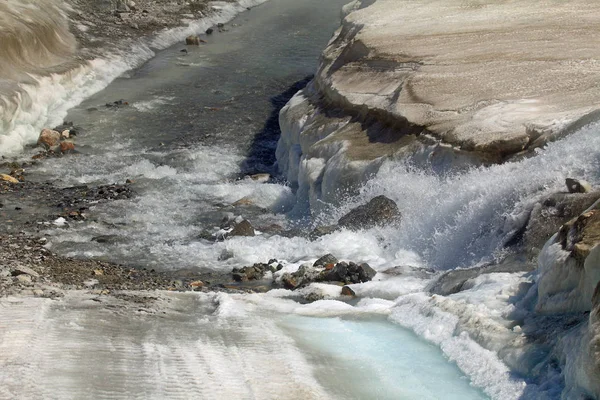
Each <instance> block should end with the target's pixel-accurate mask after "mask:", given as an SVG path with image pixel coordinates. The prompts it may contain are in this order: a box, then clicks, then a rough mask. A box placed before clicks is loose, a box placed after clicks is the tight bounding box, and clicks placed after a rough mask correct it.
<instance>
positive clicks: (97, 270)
mask: <svg viewBox="0 0 600 400" xmlns="http://www.w3.org/2000/svg"><path fill="white" fill-rule="evenodd" d="M94 275H95V276H101V275H104V270H102V269H95V270H94Z"/></svg>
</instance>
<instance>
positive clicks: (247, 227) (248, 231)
mask: <svg viewBox="0 0 600 400" xmlns="http://www.w3.org/2000/svg"><path fill="white" fill-rule="evenodd" d="M255 235H256V233H255V232H254V228H253V227H252V224H250V222H248V220H246V219H245V220H243V221H242V222H240V223H239V224H236V225H235V226H234V227H233V230H232V231H231V232H229V234H228V235H227V236H228V237H231V236H255Z"/></svg>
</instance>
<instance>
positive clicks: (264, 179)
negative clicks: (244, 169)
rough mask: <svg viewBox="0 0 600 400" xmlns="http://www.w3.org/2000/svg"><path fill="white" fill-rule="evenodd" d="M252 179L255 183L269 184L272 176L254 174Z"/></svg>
mask: <svg viewBox="0 0 600 400" xmlns="http://www.w3.org/2000/svg"><path fill="white" fill-rule="evenodd" d="M249 177H250V179H252V180H253V181H257V182H262V183H264V182H268V181H269V179H271V175H269V174H254V175H249Z"/></svg>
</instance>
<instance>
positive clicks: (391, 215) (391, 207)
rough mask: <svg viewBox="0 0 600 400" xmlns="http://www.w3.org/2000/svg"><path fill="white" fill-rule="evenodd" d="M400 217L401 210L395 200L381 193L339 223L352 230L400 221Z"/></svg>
mask: <svg viewBox="0 0 600 400" xmlns="http://www.w3.org/2000/svg"><path fill="white" fill-rule="evenodd" d="M400 218H401V214H400V210H399V209H398V206H397V205H396V203H395V202H394V200H392V199H389V198H387V197H385V196H383V195H381V196H377V197H374V198H373V199H371V201H369V202H368V203H367V204H364V205H362V206H358V207H356V208H355V209H353V210H352V211H350V212H349V213H348V214H346V215H344V216H343V217H342V218H340V220H339V221H338V225H339V226H341V227H342V228H347V229H350V230H359V229H369V228H373V227H375V226H384V225H388V224H393V223H398V222H400Z"/></svg>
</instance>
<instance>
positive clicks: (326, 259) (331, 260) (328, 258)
mask: <svg viewBox="0 0 600 400" xmlns="http://www.w3.org/2000/svg"><path fill="white" fill-rule="evenodd" d="M338 262H339V261H338V259H337V258H335V257H334V256H333V254H325V255H324V256H323V257H321V258H319V259H318V260H317V261H315V263H314V264H313V267H324V266H325V265H327V264H337V263H338Z"/></svg>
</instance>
